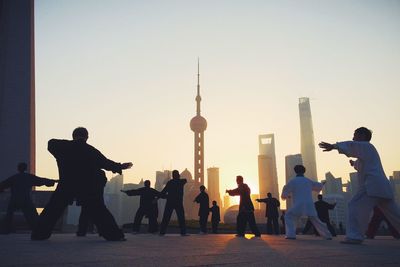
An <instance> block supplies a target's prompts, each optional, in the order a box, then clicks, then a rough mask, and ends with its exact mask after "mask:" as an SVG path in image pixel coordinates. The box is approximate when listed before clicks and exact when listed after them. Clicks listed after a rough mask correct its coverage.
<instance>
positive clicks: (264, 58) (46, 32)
mask: <svg viewBox="0 0 400 267" xmlns="http://www.w3.org/2000/svg"><path fill="white" fill-rule="evenodd" d="M399 15H400V3H399V2H394V1H379V2H377V1H363V2H358V1H334V2H333V1H331V2H321V1H301V2H294V1H245V2H244V1H243V2H241V1H218V2H215V1H201V2H198V1H151V2H147V1H89V0H87V1H43V0H37V1H35V40H36V43H35V49H36V55H35V58H36V59H35V61H36V129H37V130H36V134H37V139H36V155H37V158H36V160H37V162H36V173H37V175H39V176H44V177H57V176H58V173H57V166H56V163H55V160H54V159H53V157H52V156H51V155H50V154H49V153H48V152H47V141H48V140H49V139H51V138H65V139H70V138H71V133H72V130H73V129H74V128H75V127H77V126H85V127H87V128H88V130H89V141H88V142H89V143H90V144H93V145H94V146H95V147H97V148H99V149H100V150H101V151H102V152H104V154H105V155H106V156H108V157H110V158H112V159H114V160H119V161H121V162H125V161H132V162H133V164H134V167H133V168H132V169H131V170H128V171H125V172H124V179H125V182H135V183H137V182H139V181H140V179H142V178H143V179H150V180H151V181H153V182H154V181H155V171H157V170H164V169H178V170H180V171H183V170H184V169H185V168H188V169H189V170H190V171H191V172H192V173H193V149H194V148H193V132H192V131H191V130H190V127H189V122H190V119H191V118H192V117H193V116H194V115H195V113H196V102H195V96H196V85H197V76H196V75H197V58H198V57H199V58H200V86H201V96H202V102H201V105H202V115H203V116H204V117H205V118H206V119H207V122H208V127H207V130H206V132H205V140H204V144H205V167H206V168H207V167H212V166H216V167H219V168H220V189H221V193H222V192H224V191H225V189H226V188H231V187H234V186H235V176H236V175H239V174H240V175H243V176H244V178H245V181H246V182H247V183H248V184H249V186H250V187H251V189H252V191H253V192H258V167H257V155H258V135H259V134H266V133H273V134H275V149H276V159H277V167H278V178H279V188H282V186H283V185H284V183H285V170H284V167H285V166H284V157H285V156H286V155H289V154H297V153H300V127H299V111H298V99H299V98H300V97H309V98H310V102H311V112H312V116H313V125H314V135H315V141H316V143H318V142H319V141H322V140H323V141H328V142H334V141H340V140H349V139H351V138H352V135H353V131H354V129H355V128H357V127H359V126H366V127H368V128H370V129H372V130H373V138H372V143H373V144H375V146H376V147H377V148H378V150H379V151H380V155H381V158H382V162H383V166H384V168H385V171H386V174H387V175H388V176H389V175H391V174H392V172H393V171H395V170H399V169H400V158H399V157H398V151H399V150H400V141H399V139H398V133H399V131H400V126H399V123H398V122H399V114H400V106H399V105H398V99H400V93H399V92H400V90H399V89H400V88H399V84H400V73H399V70H400V33H399V31H398V29H399V26H400V16H399ZM316 152H317V153H316V157H317V168H318V176H319V177H318V178H319V180H321V179H324V174H325V172H328V171H331V172H332V173H333V174H334V175H335V176H336V177H342V178H343V179H344V180H347V179H348V173H349V172H351V171H353V169H352V167H351V166H350V165H349V164H348V161H347V160H346V158H344V157H343V156H340V155H337V154H336V153H330V154H324V153H323V152H321V151H320V150H319V149H317V150H316Z"/></svg>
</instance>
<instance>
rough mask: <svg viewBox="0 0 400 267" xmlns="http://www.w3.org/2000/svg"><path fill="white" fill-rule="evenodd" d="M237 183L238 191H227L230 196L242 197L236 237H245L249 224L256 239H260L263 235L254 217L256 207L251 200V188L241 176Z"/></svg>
mask: <svg viewBox="0 0 400 267" xmlns="http://www.w3.org/2000/svg"><path fill="white" fill-rule="evenodd" d="M236 183H237V185H238V187H237V188H236V189H232V190H226V191H225V192H226V193H228V194H229V195H230V196H240V203H239V213H238V216H237V218H236V231H237V234H236V236H237V237H244V234H245V231H246V224H247V223H249V226H250V229H251V231H252V233H253V234H254V235H255V236H256V237H260V236H261V233H260V231H259V230H258V227H257V224H256V219H255V217H254V206H253V202H251V198H250V193H251V191H250V188H249V187H248V185H247V184H245V183H243V177H242V176H240V175H238V176H236Z"/></svg>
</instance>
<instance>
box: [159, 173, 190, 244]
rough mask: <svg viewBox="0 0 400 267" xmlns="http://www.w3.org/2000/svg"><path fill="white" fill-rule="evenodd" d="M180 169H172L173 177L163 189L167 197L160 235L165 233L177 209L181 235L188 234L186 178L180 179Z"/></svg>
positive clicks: (163, 196) (163, 194)
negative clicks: (184, 192)
mask: <svg viewBox="0 0 400 267" xmlns="http://www.w3.org/2000/svg"><path fill="white" fill-rule="evenodd" d="M180 177H181V176H180V174H179V171H177V170H173V171H172V179H171V180H169V181H168V182H167V184H166V185H165V187H164V189H163V190H162V191H161V196H162V198H166V199H167V203H166V204H165V209H164V214H163V218H162V221H161V226H160V235H161V236H162V235H165V233H166V230H167V226H168V223H169V220H170V219H171V215H172V212H173V211H174V210H175V212H176V215H177V217H178V223H179V228H180V230H181V236H186V235H187V234H186V223H185V210H184V209H183V187H184V186H185V184H186V179H180Z"/></svg>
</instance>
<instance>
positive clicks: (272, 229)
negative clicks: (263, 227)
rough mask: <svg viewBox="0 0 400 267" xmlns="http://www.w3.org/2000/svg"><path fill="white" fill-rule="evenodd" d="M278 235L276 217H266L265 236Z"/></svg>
mask: <svg viewBox="0 0 400 267" xmlns="http://www.w3.org/2000/svg"><path fill="white" fill-rule="evenodd" d="M272 233H274V234H275V235H279V223H278V217H267V234H269V235H271V234H272Z"/></svg>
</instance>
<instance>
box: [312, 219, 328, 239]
mask: <svg viewBox="0 0 400 267" xmlns="http://www.w3.org/2000/svg"><path fill="white" fill-rule="evenodd" d="M308 218H309V219H310V222H311V223H312V225H313V226H314V227H315V229H316V230H317V232H318V233H319V235H320V236H322V237H324V238H329V239H331V238H332V235H331V232H329V230H328V227H327V226H326V223H323V222H321V220H320V219H319V218H318V217H314V216H310V217H308Z"/></svg>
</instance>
